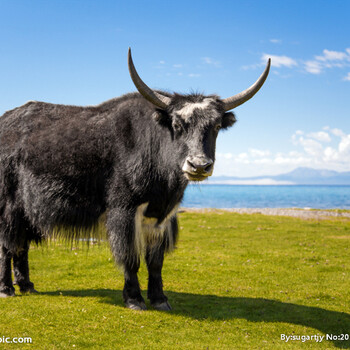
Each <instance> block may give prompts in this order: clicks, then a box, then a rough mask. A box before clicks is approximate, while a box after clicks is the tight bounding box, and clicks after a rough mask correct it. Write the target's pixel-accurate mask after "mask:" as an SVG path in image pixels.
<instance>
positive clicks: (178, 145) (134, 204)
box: [0, 48, 270, 310]
mask: <svg viewBox="0 0 350 350" xmlns="http://www.w3.org/2000/svg"><path fill="white" fill-rule="evenodd" d="M128 66H129V73H130V76H131V79H132V81H133V83H134V85H135V86H136V88H137V90H138V92H134V93H129V94H126V95H123V96H121V97H117V98H113V99H111V100H108V101H106V102H103V103H101V104H99V105H96V106H87V107H79V106H70V105H59V104H51V103H44V102H37V101H29V102H27V103H26V104H24V105H22V106H20V107H18V108H15V109H13V110H10V111H7V112H6V113H5V114H4V115H3V116H2V117H1V118H0V295H1V296H2V297H8V296H14V295H15V289H14V284H17V285H18V286H19V289H20V292H21V293H35V292H36V290H35V289H34V284H33V283H32V282H31V280H30V278H29V265H28V249H29V246H30V243H31V242H36V243H39V242H40V241H42V240H43V239H45V238H48V237H52V235H53V234H54V232H57V230H60V232H63V234H64V235H66V238H68V239H73V240H74V239H81V237H85V238H86V236H89V235H90V234H91V232H93V231H94V227H95V226H96V223H97V222H98V219H99V218H100V216H101V215H102V214H104V213H105V215H106V229H107V236H108V241H109V243H110V247H111V251H112V254H113V256H114V259H115V261H116V263H117V264H118V265H119V266H120V267H121V268H122V270H123V273H124V279H125V281H124V288H123V300H124V303H125V305H126V307H128V308H130V309H134V310H145V309H146V305H145V301H144V299H143V297H142V296H141V290H140V285H139V282H138V277H137V273H138V269H139V266H140V260H141V258H144V259H145V261H146V264H147V268H148V273H149V278H148V291H147V297H148V299H149V300H150V304H151V306H152V307H153V308H155V309H157V310H171V306H170V304H169V302H168V299H167V297H166V296H165V295H164V292H163V282H162V275H161V272H162V267H163V260H164V254H165V253H166V252H170V251H172V250H173V249H174V247H175V244H176V241H177V237H178V223H177V216H176V212H177V209H178V207H179V205H180V203H181V200H182V198H183V195H184V191H185V189H186V186H187V185H188V183H189V182H191V181H202V180H204V179H207V178H208V176H210V175H212V173H213V168H214V161H215V143H216V138H217V135H218V133H219V130H223V129H227V128H229V127H230V126H232V125H233V124H234V123H235V121H236V119H235V115H234V114H233V113H232V112H230V110H232V109H233V108H235V107H237V106H239V105H241V104H242V103H244V102H246V101H247V100H249V99H250V98H252V97H253V96H254V94H255V93H256V92H257V91H258V90H259V89H260V88H261V86H262V85H263V84H264V82H265V80H266V78H267V76H268V73H269V69H270V60H269V61H268V63H267V65H266V68H265V70H264V72H263V73H262V75H261V76H260V77H259V78H258V80H257V81H256V82H255V83H254V84H253V85H252V86H251V87H249V88H248V89H246V90H244V91H242V92H240V93H238V94H236V95H234V96H232V97H229V98H226V99H221V98H220V97H218V96H217V95H202V94H198V93H191V94H188V95H184V94H177V93H173V94H171V93H168V92H162V91H158V90H157V91H156V90H153V89H151V88H149V87H148V86H147V85H146V84H145V83H144V82H143V81H142V80H141V78H140V77H139V75H138V73H137V71H136V69H135V66H134V64H133V60H132V56H131V51H130V48H129V52H128ZM92 234H93V233H92ZM12 262H13V272H14V273H13V274H14V279H12V270H11V267H12V266H11V265H12Z"/></svg>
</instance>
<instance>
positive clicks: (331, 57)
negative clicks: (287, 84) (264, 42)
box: [243, 39, 350, 81]
mask: <svg viewBox="0 0 350 350" xmlns="http://www.w3.org/2000/svg"><path fill="white" fill-rule="evenodd" d="M270 42H274V43H277V42H278V39H270ZM268 58H271V65H272V67H275V68H283V67H287V68H296V67H302V68H303V70H304V71H305V72H307V73H310V74H321V73H323V72H324V71H325V70H327V69H331V68H345V67H350V48H346V49H345V50H344V51H335V50H328V49H324V50H323V51H322V54H321V55H314V56H313V57H309V58H308V59H304V58H292V57H290V56H287V55H273V54H267V53H263V54H262V56H261V63H260V64H251V65H247V66H244V67H243V69H255V68H257V67H259V66H261V65H264V64H266V61H267V59H268ZM274 73H275V74H278V72H277V71H276V70H275V71H274ZM279 75H280V74H279ZM280 76H281V77H282V75H280ZM343 80H345V81H350V73H348V74H347V75H346V76H345V77H344V78H343Z"/></svg>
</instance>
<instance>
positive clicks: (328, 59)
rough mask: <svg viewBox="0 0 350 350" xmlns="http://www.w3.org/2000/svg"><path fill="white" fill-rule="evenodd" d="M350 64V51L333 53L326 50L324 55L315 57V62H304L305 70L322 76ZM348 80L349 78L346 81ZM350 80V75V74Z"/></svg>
mask: <svg viewBox="0 0 350 350" xmlns="http://www.w3.org/2000/svg"><path fill="white" fill-rule="evenodd" d="M349 64H350V49H345V51H332V50H327V49H324V50H323V51H322V55H317V56H314V59H313V60H308V61H305V62H304V69H305V71H306V72H308V73H311V74H320V73H322V72H323V71H324V70H325V69H329V68H344V67H347V66H349ZM344 80H347V77H346V78H345V79H344ZM349 80H350V74H349Z"/></svg>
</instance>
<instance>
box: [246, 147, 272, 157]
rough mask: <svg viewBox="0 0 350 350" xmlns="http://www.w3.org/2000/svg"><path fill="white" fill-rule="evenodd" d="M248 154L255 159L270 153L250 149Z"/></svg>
mask: <svg viewBox="0 0 350 350" xmlns="http://www.w3.org/2000/svg"><path fill="white" fill-rule="evenodd" d="M249 154H250V155H251V156H252V157H254V158H255V157H266V156H269V155H270V154H271V153H270V151H262V150H259V149H255V148H250V149H249Z"/></svg>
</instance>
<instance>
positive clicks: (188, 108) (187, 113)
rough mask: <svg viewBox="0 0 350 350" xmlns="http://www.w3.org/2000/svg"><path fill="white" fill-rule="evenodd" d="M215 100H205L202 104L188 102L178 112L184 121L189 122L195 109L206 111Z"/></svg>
mask: <svg viewBox="0 0 350 350" xmlns="http://www.w3.org/2000/svg"><path fill="white" fill-rule="evenodd" d="M213 101H214V100H213V99H212V98H209V97H207V98H205V99H204V100H203V101H202V102H194V103H191V102H186V103H185V104H184V106H183V107H182V108H181V109H179V110H177V111H176V112H177V113H178V114H179V115H180V116H181V117H182V118H183V119H184V120H187V119H188V118H190V117H191V115H192V114H193V112H194V110H195V109H206V108H207V107H209V105H210V103H211V102H213Z"/></svg>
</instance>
